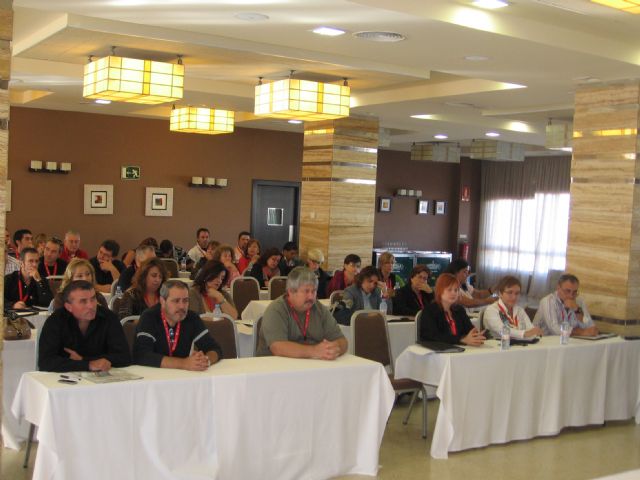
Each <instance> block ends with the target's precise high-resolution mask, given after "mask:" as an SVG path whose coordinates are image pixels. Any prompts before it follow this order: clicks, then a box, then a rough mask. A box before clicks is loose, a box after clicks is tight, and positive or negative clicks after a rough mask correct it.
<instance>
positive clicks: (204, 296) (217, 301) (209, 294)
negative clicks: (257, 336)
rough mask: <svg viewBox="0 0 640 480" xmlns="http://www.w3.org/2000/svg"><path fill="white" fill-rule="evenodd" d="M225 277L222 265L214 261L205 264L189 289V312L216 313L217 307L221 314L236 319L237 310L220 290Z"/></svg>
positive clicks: (225, 271)
mask: <svg viewBox="0 0 640 480" xmlns="http://www.w3.org/2000/svg"><path fill="white" fill-rule="evenodd" d="M226 276H227V269H226V268H225V266H224V264H222V263H221V262H218V261H216V260H210V261H209V262H207V263H206V264H205V265H204V267H202V268H201V269H200V273H199V274H198V276H197V277H196V279H195V280H194V282H193V285H191V288H189V310H192V311H194V312H196V313H198V314H200V315H201V314H203V313H216V307H218V308H219V309H220V312H221V313H226V314H227V315H230V316H231V318H234V319H235V318H238V310H236V306H235V305H234V304H233V300H232V299H231V296H230V295H229V294H228V293H227V292H225V291H224V290H222V287H223V286H224V280H225V277H226Z"/></svg>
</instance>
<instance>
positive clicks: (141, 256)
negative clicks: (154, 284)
mask: <svg viewBox="0 0 640 480" xmlns="http://www.w3.org/2000/svg"><path fill="white" fill-rule="evenodd" d="M155 256H156V249H155V248H153V246H151V245H139V246H138V248H136V256H135V257H134V259H133V263H132V264H131V265H129V266H128V267H127V268H125V269H124V270H123V272H122V274H121V275H120V279H119V280H118V286H119V287H120V289H121V290H122V291H123V292H126V291H127V289H128V288H129V287H130V286H131V281H132V280H133V276H134V275H135V274H136V271H137V270H138V268H139V267H140V265H142V262H144V261H145V260H148V259H150V258H153V257H155Z"/></svg>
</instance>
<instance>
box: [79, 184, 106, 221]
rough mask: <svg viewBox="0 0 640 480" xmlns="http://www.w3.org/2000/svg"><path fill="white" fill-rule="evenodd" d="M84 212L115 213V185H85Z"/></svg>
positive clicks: (96, 213)
mask: <svg viewBox="0 0 640 480" xmlns="http://www.w3.org/2000/svg"><path fill="white" fill-rule="evenodd" d="M84 214H85V215H113V185H85V186H84Z"/></svg>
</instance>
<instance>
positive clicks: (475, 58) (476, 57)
mask: <svg viewBox="0 0 640 480" xmlns="http://www.w3.org/2000/svg"><path fill="white" fill-rule="evenodd" d="M464 59H465V60H468V61H470V62H484V61H485V60H489V57H485V56H484V55H467V56H466V57H464Z"/></svg>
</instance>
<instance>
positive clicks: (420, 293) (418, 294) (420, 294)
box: [416, 292, 424, 310]
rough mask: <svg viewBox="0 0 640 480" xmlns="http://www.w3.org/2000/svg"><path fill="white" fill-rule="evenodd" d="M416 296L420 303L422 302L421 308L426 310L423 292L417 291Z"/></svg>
mask: <svg viewBox="0 0 640 480" xmlns="http://www.w3.org/2000/svg"><path fill="white" fill-rule="evenodd" d="M416 298H417V299H418V303H419V304H420V310H424V302H423V301H422V292H418V293H416Z"/></svg>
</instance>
